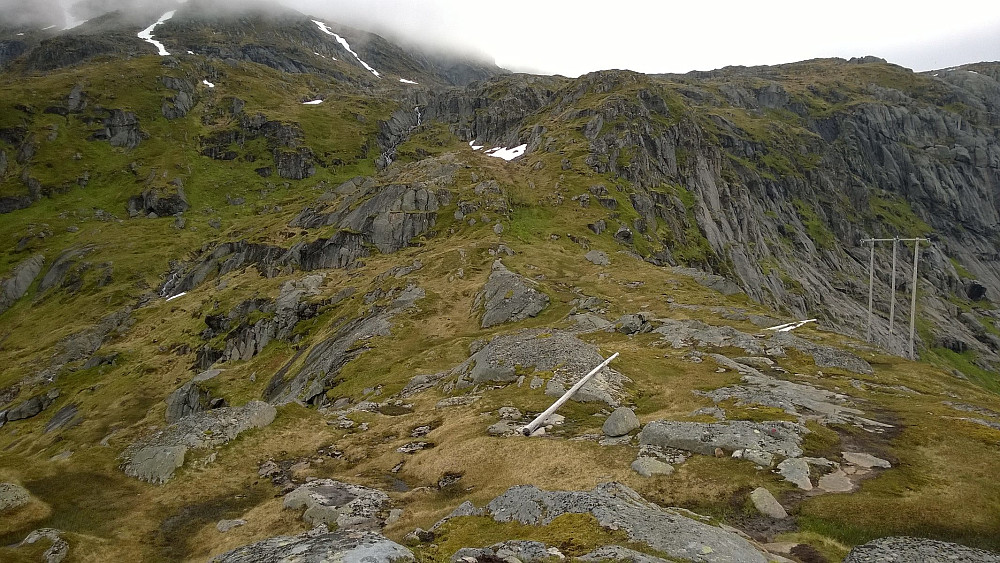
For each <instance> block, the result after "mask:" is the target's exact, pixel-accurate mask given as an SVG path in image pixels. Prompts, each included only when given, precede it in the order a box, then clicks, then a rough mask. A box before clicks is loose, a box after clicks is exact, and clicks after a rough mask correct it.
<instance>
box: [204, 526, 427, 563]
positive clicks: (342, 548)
mask: <svg viewBox="0 0 1000 563" xmlns="http://www.w3.org/2000/svg"><path fill="white" fill-rule="evenodd" d="M414 560H415V559H414V557H413V553H411V552H410V550H408V549H406V548H405V547H403V546H401V545H399V544H398V543H396V542H394V541H391V540H389V539H387V538H386V537H385V536H383V535H382V534H379V533H376V532H371V531H358V530H337V531H335V532H330V531H328V530H327V528H326V527H325V526H320V527H318V528H315V529H313V530H311V531H309V532H305V533H303V534H299V535H297V536H277V537H273V538H270V539H266V540H263V541H259V542H257V543H253V544H250V545H245V546H243V547H238V548H236V549H234V550H232V551H228V552H226V553H224V554H222V555H218V556H216V557H213V558H212V559H211V562H212V563H272V562H274V561H310V562H311V561H344V562H345V563H347V562H352V561H358V562H361V561H364V562H365V563H400V562H403V561H414Z"/></svg>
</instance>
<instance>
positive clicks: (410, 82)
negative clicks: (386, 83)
mask: <svg viewBox="0 0 1000 563" xmlns="http://www.w3.org/2000/svg"><path fill="white" fill-rule="evenodd" d="M399 81H400V82H402V83H403V84H417V82H414V81H412V80H407V79H405V78H400V79H399Z"/></svg>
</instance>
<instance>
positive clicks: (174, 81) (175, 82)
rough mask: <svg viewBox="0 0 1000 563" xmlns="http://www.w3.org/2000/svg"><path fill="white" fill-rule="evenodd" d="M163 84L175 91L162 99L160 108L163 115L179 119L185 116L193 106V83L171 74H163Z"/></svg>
mask: <svg viewBox="0 0 1000 563" xmlns="http://www.w3.org/2000/svg"><path fill="white" fill-rule="evenodd" d="M163 85H164V86H166V87H167V88H169V89H171V90H174V91H175V92H176V93H175V94H174V95H173V96H170V97H167V98H166V99H165V100H164V101H163V106H162V107H161V108H160V111H161V113H162V114H163V117H166V118H167V119H180V118H181V117H184V116H186V115H187V114H188V112H189V111H191V108H192V107H194V93H195V89H194V85H193V84H191V83H190V82H188V81H187V80H184V79H183V78H174V77H173V76H164V77H163Z"/></svg>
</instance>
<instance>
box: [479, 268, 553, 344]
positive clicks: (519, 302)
mask: <svg viewBox="0 0 1000 563" xmlns="http://www.w3.org/2000/svg"><path fill="white" fill-rule="evenodd" d="M529 283H530V282H529V281H528V280H526V279H525V278H523V277H521V276H519V275H517V274H515V273H514V272H511V271H510V270H508V269H507V268H506V267H505V266H504V265H503V263H502V262H501V261H500V260H497V261H495V262H493V270H492V272H490V277H489V279H487V280H486V285H484V286H483V289H482V291H480V292H479V294H478V295H476V301H475V305H474V307H475V308H476V309H479V308H480V307H482V309H483V320H482V327H483V328H490V327H492V326H496V325H498V324H503V323H509V322H513V321H520V320H524V319H526V318H528V317H534V316H535V315H537V314H538V313H540V312H541V311H542V310H543V309H545V307H547V306H548V304H549V296H548V295H545V294H544V293H542V292H540V291H538V290H537V289H535V288H534V287H532V286H531V285H529Z"/></svg>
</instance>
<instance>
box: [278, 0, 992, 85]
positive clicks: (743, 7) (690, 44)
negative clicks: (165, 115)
mask: <svg viewBox="0 0 1000 563" xmlns="http://www.w3.org/2000/svg"><path fill="white" fill-rule="evenodd" d="M282 1H284V2H285V3H286V4H288V5H290V6H292V7H294V8H296V9H298V10H301V11H304V12H306V13H310V14H315V15H319V16H323V17H328V18H330V19H335V20H337V21H340V22H341V23H345V24H351V25H355V26H358V27H364V28H372V27H382V28H385V29H389V30H396V31H398V32H400V33H402V34H404V35H408V36H413V37H419V38H423V39H425V40H428V41H432V42H436V43H440V44H444V45H446V46H453V47H462V48H466V49H471V50H473V51H478V52H481V53H484V54H486V55H487V56H490V57H492V58H494V59H495V60H496V63H497V64H498V65H500V66H502V67H505V68H509V69H511V70H516V71H528V72H539V73H547V74H552V73H556V74H563V75H566V76H578V75H580V74H583V73H586V72H590V71H594V70H601V69H609V68H628V69H632V70H636V71H640V72H646V73H655V72H688V71H691V70H711V69H715V68H720V67H723V66H727V65H747V66H750V65H760V64H777V63H786V62H793V61H800V60H804V59H810V58H815V57H843V58H850V57H852V56H861V55H876V56H880V57H883V58H885V59H888V60H889V61H890V62H894V63H897V64H900V65H903V66H905V67H908V68H912V69H914V70H931V69H938V68H944V67H949V66H954V65H958V64H962V63H968V62H978V61H984V60H989V61H997V60H1000V0H975V1H951V2H941V1H938V2H933V3H930V2H926V1H923V0H916V1H914V0H910V1H908V2H902V1H896V0H893V1H880V0H841V1H838V2H823V3H818V2H810V1H808V0H806V1H803V0H797V1H794V2H793V1H787V0H782V1H777V2H747V1H745V0H743V1H734V0H716V1H714V2H705V1H697V0H695V1H687V2H669V1H640V0H611V1H609V0H600V1H597V0H572V1H571V0H531V1H525V0H494V1H493V2H469V1H467V0H282ZM385 29H383V30H382V31H385Z"/></svg>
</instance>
